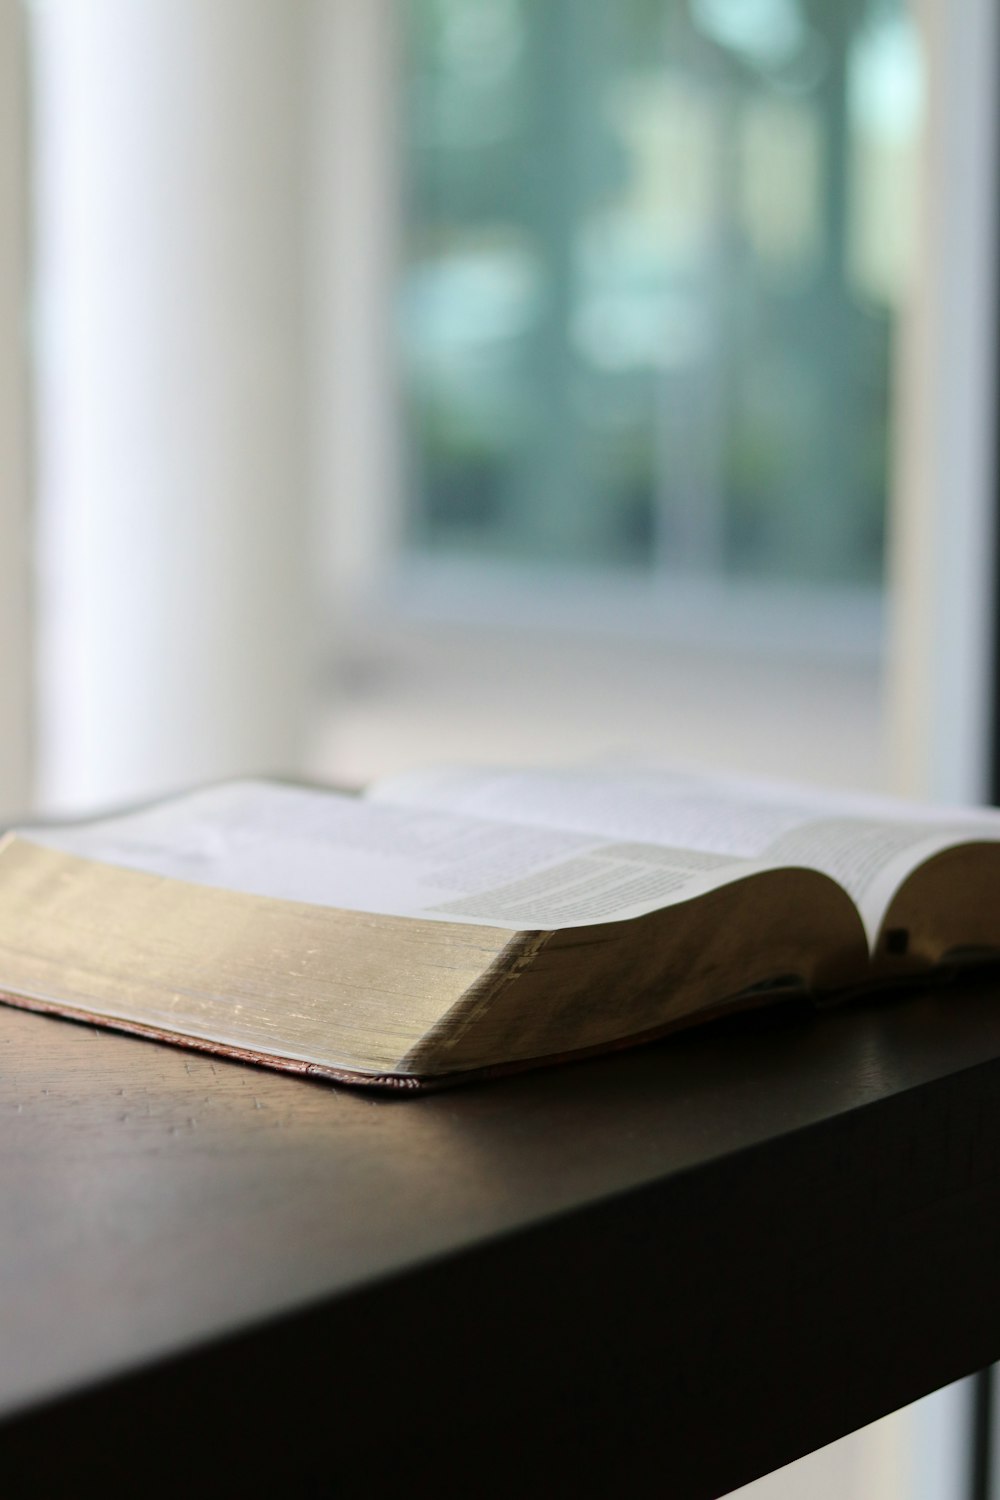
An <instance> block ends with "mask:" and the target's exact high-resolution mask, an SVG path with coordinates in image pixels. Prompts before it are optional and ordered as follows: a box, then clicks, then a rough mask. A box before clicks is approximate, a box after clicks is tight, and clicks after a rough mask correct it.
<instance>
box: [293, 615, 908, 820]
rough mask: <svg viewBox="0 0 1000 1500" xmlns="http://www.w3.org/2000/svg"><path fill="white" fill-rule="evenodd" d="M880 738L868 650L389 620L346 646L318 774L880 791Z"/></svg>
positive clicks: (883, 769)
mask: <svg viewBox="0 0 1000 1500" xmlns="http://www.w3.org/2000/svg"><path fill="white" fill-rule="evenodd" d="M882 740H883V735H882V701H881V671H880V668H879V665H878V663H877V661H876V660H874V659H873V658H871V657H865V656H864V655H863V654H862V653H857V652H855V653H853V654H852V656H851V657H850V658H849V659H844V658H843V657H842V658H840V659H837V658H835V657H832V656H831V657H830V658H829V659H824V660H817V659H816V658H815V657H812V658H811V659H809V660H805V659H802V658H800V657H797V656H796V654H795V650H794V641H790V642H789V644H788V648H787V649H784V650H782V651H781V652H780V653H777V652H774V651H773V650H772V651H770V652H768V653H766V654H764V653H762V652H759V651H753V650H750V649H747V650H746V651H744V652H740V651H735V652H734V651H733V649H732V648H731V646H726V647H722V646H720V647H719V648H714V649H713V648H711V647H708V648H706V647H704V646H694V645H690V644H667V643H664V642H663V641H649V640H647V641H627V640H620V639H619V640H608V639H607V638H602V639H599V640H587V639H586V638H584V637H582V636H581V635H579V634H573V635H570V634H568V633H567V634H562V635H560V634H557V633H555V632H539V631H535V630H531V631H529V630H527V629H525V630H520V631H519V630H516V629H510V628H507V629H503V628H500V627H485V626H476V627H468V628H463V627H461V626H458V625H455V624H447V625H441V624H428V623H424V622H419V623H409V624H407V623H395V624H386V623H380V624H379V625H377V626H372V627H369V628H367V629H365V630H358V631H356V632H355V633H354V637H353V639H352V640H351V641H350V642H348V643H345V645H344V646H343V648H342V650H341V653H340V662H339V666H338V668H337V670H336V672H335V673H334V674H332V680H331V681H330V683H329V685H328V689H327V691H326V693H325V694H324V697H323V701H322V707H321V711H320V715H319V720H318V724H317V727H316V732H315V735H314V740H313V744H312V746H311V751H310V757H309V761H310V763H309V771H310V774H312V775H314V776H316V777H318V778H332V779H335V780H339V781H343V782H347V783H352V784H353V783H357V784H361V783H364V782H367V781H368V780H370V779H371V778H373V777H376V776H381V775H385V774H387V773H389V772H393V771H397V770H400V769H404V768H407V767H412V766H416V765H420V764H424V763H427V762H434V761H440V760H447V761H470V762H474V763H475V762H479V763H482V762H490V761H496V762H501V763H505V764H524V763H530V762H533V761H537V762H546V761H548V762H554V761H562V760H571V759H574V758H581V757H594V756H599V755H606V754H620V753H631V752H638V753H640V754H645V755H655V756H656V757H657V758H661V759H662V758H666V759H669V760H675V761H679V762H684V763H692V764H695V765H704V766H706V767H711V768H729V769H736V770H743V771H748V772H755V773H759V774H762V775H775V776H783V777H790V778H802V779H804V780H810V781H817V782H823V783H825V784H828V785H833V786H838V785H839V786H845V787H857V788H861V789H865V790H876V791H881V790H886V789H887V788H888V780H889V776H888V769H887V765H886V757H885V755H884V752H883V744H882Z"/></svg>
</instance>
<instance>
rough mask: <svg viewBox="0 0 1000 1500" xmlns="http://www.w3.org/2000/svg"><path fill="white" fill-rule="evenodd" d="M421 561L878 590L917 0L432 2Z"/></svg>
mask: <svg viewBox="0 0 1000 1500" xmlns="http://www.w3.org/2000/svg"><path fill="white" fill-rule="evenodd" d="M402 18H403V20H404V21H405V71H406V78H405V85H406V86H405V98H404V111H405V119H404V132H403V135H404V142H405V144H404V152H405V163H406V182H407V193H408V202H407V210H406V219H405V227H404V235H405V239H404V272H403V284H402V292H401V296H402V327H403V339H404V352H405V374H404V391H405V406H406V420H407V465H408V501H407V504H408V517H407V525H408V536H409V547H410V550H411V553H417V554H420V553H422V554H424V555H427V554H430V555H432V556H436V557H445V556H447V555H451V556H458V557H467V558H475V557H477V556H479V557H485V556H489V557H491V558H496V557H506V558H508V559H511V560H521V561H525V562H531V563H538V562H545V561H558V562H560V563H564V564H565V563H568V562H575V563H578V564H581V565H591V566H592V565H594V564H598V565H614V566H615V567H617V568H618V569H621V568H623V567H624V568H625V569H630V570H633V571H635V572H636V573H639V572H645V573H648V574H650V575H656V574H664V575H669V574H672V573H677V574H682V575H687V576H689V577H690V576H700V575H704V576H706V577H709V578H713V577H714V578H734V579H735V578H746V579H748V580H750V579H754V578H756V579H760V580H768V579H771V578H776V577H777V578H781V579H784V580H789V581H793V582H796V583H804V584H809V585H817V584H820V583H826V584H845V583H846V584H872V585H878V584H879V582H880V579H881V574H882V565H883V530H884V511H885V495H886V487H887V452H888V437H889V395H890V353H891V342H892V336H893V330H894V322H895V318H896V312H897V307H898V306H899V304H900V302H901V300H902V297H903V293H904V291H905V283H906V278H907V264H906V262H907V250H908V247H909V245H910V242H911V238H912V237H911V211H912V208H913V198H914V182H915V165H916V164H915V154H916V141H917V135H918V129H919V125H920V116H921V74H920V65H919V55H918V50H917V44H916V37H915V31H914V28H913V26H912V24H911V22H910V20H909V18H908V14H907V9H906V5H905V0H841V3H837V4H830V3H828V0H615V3H614V4H613V5H609V4H608V3H607V0H545V3H544V4H542V3H538V0H405V3H403V4H402Z"/></svg>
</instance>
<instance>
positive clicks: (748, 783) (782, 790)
mask: <svg viewBox="0 0 1000 1500" xmlns="http://www.w3.org/2000/svg"><path fill="white" fill-rule="evenodd" d="M368 797H369V799H370V800H372V801H376V802H379V803H380V804H387V803H393V804H396V805H406V806H409V807H427V808H437V809H439V810H441V809H448V810H451V811H453V812H456V813H462V814H465V815H469V814H471V815H477V816H481V817H492V818H500V819H502V818H505V817H508V818H516V819H518V821H519V822H521V823H532V824H534V825H535V826H537V827H540V828H555V827H558V828H563V829H570V830H574V831H576V832H578V833H581V834H587V833H591V834H601V835H603V836H605V837H608V838H617V839H634V840H640V839H641V840H644V841H645V842H647V843H651V844H659V843H665V844H669V845H674V846H680V847H683V848H691V849H697V850H702V851H705V852H707V853H712V854H716V855H722V856H727V857H732V856H736V857H740V858H744V859H753V860H758V861H762V862H763V863H765V864H766V865H768V866H775V865H777V866H784V865H805V866H807V867H809V868H811V869H817V870H822V871H823V872H824V874H828V875H832V876H833V878H834V879H835V880H838V881H839V882H840V884H841V885H843V886H844V887H845V889H846V890H847V891H848V892H849V893H850V895H851V896H852V898H853V899H854V901H855V903H856V905H857V906H858V909H859V911H860V912H861V916H862V920H863V921H864V924H865V928H866V931H867V933H868V937H869V941H870V942H872V943H874V941H875V938H876V937H877V934H878V930H879V928H880V926H881V923H882V919H883V917H884V914H885V910H886V907H887V905H888V903H889V900H890V899H891V897H892V894H893V892H894V891H895V890H896V889H897V888H898V886H899V885H900V884H901V882H902V881H903V880H904V879H905V877H906V875H907V874H909V873H910V871H912V870H913V869H915V868H916V867H917V866H918V865H919V864H922V863H923V861H924V860H925V859H928V858H930V857H931V856H932V855H933V854H935V853H938V852H939V851H940V850H942V849H947V848H950V847H951V846H953V845H954V844H956V843H964V842H967V841H972V840H983V839H985V840H994V841H996V840H1000V814H998V813H996V812H994V811H993V810H985V809H975V810H974V811H973V810H969V809H964V808H935V807H925V806H921V805H919V804H910V803H906V802H902V801H900V800H897V799H891V798H884V797H869V796H851V795H850V794H841V793H835V792H826V791H824V790H820V789H812V788H804V787H800V786H795V785H789V784H786V783H772V782H767V781H757V780H753V779H750V778H743V777H733V776H707V775H699V774H697V773H691V772H674V771H666V770H661V769H656V768H653V769H649V768H645V767H641V766H640V767H635V766H627V765H626V766H616V767H614V768H603V767H596V768H595V767H589V766H587V767H576V768H567V769H558V770H548V769H543V770H521V771H511V770H504V769H489V768H488V769H479V770H477V769H473V768H469V767H442V768H436V769H431V770H426V771H414V772H408V773H405V774H404V775H402V776H396V777H392V778H390V779H388V780H386V781H383V782H380V783H378V784H377V785H376V786H374V787H373V788H372V789H371V790H370V791H369V793H368Z"/></svg>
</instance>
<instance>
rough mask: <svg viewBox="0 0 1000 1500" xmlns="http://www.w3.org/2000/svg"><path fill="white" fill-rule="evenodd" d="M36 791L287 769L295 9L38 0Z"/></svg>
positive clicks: (298, 1)
mask: <svg viewBox="0 0 1000 1500" xmlns="http://www.w3.org/2000/svg"><path fill="white" fill-rule="evenodd" d="M33 17H34V35H33V41H34V55H35V59H36V63H35V84H36V111H35V114H36V121H37V163H36V171H37V199H36V201H37V205H38V208H37V234H36V240H37V253H38V285H39V305H40V310H41V359H40V384H39V411H38V432H39V483H40V504H41V511H42V523H43V526H42V540H41V564H42V567H41V578H40V585H39V604H40V635H41V643H40V644H41V689H42V701H41V745H40V751H41V791H42V795H43V798H44V801H45V804H46V805H47V806H49V807H73V808H84V807H92V806H98V805H101V804H104V803H109V802H115V801H123V800H129V799H133V798H141V797H145V796H148V795H152V794H155V793H158V792H160V791H163V790H166V789H170V788H173V787H177V786H181V785H186V784H190V783H195V782H200V781H203V780H206V779H211V778H216V777H224V776H229V775H233V774H238V773H244V772H252V771H263V772H267V771H275V772H282V771H294V770H295V769H296V767H297V766H298V764H299V757H300V754H301V736H302V721H303V710H304V696H305V690H306V662H305V653H304V633H305V632H304V624H305V620H304V610H305V601H304V588H303V578H304V573H305V550H306V549H305V545H304V540H303V526H302V518H303V493H302V492H303V461H302V447H303V442H302V406H303V399H302V398H303V372H302V366H303V338H302V318H301V306H300V301H301V283H302V273H303V244H302V239H303V218H304V204H303V189H302V179H303V160H302V158H303V146H302V142H303V120H304V113H305V102H304V99H303V79H304V76H305V52H306V48H305V37H306V26H307V20H308V4H307V0H141V3H136V0H88V3H87V4H85V5H84V4H80V3H79V0H39V3H38V4H37V5H36V7H35V10H34V12H33Z"/></svg>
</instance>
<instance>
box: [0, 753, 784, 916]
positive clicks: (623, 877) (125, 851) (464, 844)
mask: <svg viewBox="0 0 1000 1500" xmlns="http://www.w3.org/2000/svg"><path fill="white" fill-rule="evenodd" d="M19 837H20V838H24V839H28V840H29V841H31V842H32V843H36V844H42V845H46V846H48V847H50V848H54V849H59V850H62V851H63V852H64V853H67V854H75V855H78V856H81V857H83V858H85V859H92V860H99V861H101V862H102V863H105V864H110V865H118V866H123V867H125V868H129V869H136V870H143V871H145V872H147V873H149V874H153V875H161V876H164V877H166V878H168V879H173V880H184V881H187V882H190V883H193V884H199V885H207V886H215V887H220V888H222V889H225V890H231V891H242V892H245V893H247V894H251V895H260V896H267V897H271V898H275V899H281V900H288V901H301V902H307V903H309V904H311V905H320V906H331V907H340V908H344V909H346V910H353V911H367V912H375V913H380V914H383V915H389V916H402V917H419V918H423V919H431V920H437V921H451V922H466V923H473V924H479V925H481V926H490V927H508V928H510V929H512V930H515V931H516V930H520V929H552V928H560V927H576V926H582V925H589V924H592V923H597V922H610V921H617V920H620V919H623V918H627V917H634V916H640V915H642V914H643V913H645V912H648V911H655V910H657V909H658V908H660V907H662V906H667V905H671V904H672V903H674V902H678V901H684V900H688V899H690V897H692V896H695V895H700V894H701V893H703V892H704V891H707V890H712V889H714V888H716V887H717V886H720V885H724V884H726V883H727V882H729V881H731V880H736V879H739V878H741V877H742V876H743V875H746V874H749V873H752V872H753V870H754V869H755V868H756V866H755V865H754V863H753V861H751V860H747V859H744V858H742V857H741V856H740V855H738V854H734V853H726V852H720V853H715V852H712V851H710V850H697V849H687V850H682V849H670V848H668V847H666V846H664V845H663V844H660V845H657V846H651V845H649V844H646V843H641V842H635V841H629V840H622V839H616V838H604V837H601V836H600V835H596V834H593V833H589V832H577V831H574V830H572V829H558V828H549V827H544V826H541V825H540V824H537V823H536V824H524V825H522V824H515V823H512V822H510V821H509V820H507V821H497V820H495V819H487V818H481V817H476V816H471V815H467V814H459V813H442V812H438V811H436V810H434V809H426V808H417V807H409V806H397V805H395V804H393V803H391V802H390V803H383V804H379V803H375V802H371V801H366V800H364V799H362V798H357V797H345V796H341V795H339V794H337V793H335V792H325V791H314V790H310V789H307V788H301V787H293V786H283V785H279V784H275V783H269V782H261V781H240V782H231V783H227V784H225V785H222V786H216V787H209V788H207V789H206V790H204V791H199V792H195V793H191V794H189V795H187V796H184V797H179V798H175V799H173V800H171V801H169V802H164V803H160V804H158V805H157V806H154V807H150V808H146V809H143V810H141V811H139V812H134V813H127V814H125V815H123V816H120V817H114V818H106V819H103V820H100V821H96V822H90V823H80V824H74V825H65V826H62V827H39V828H28V829H23V830H20V831H19ZM0 871H2V865H0Z"/></svg>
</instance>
